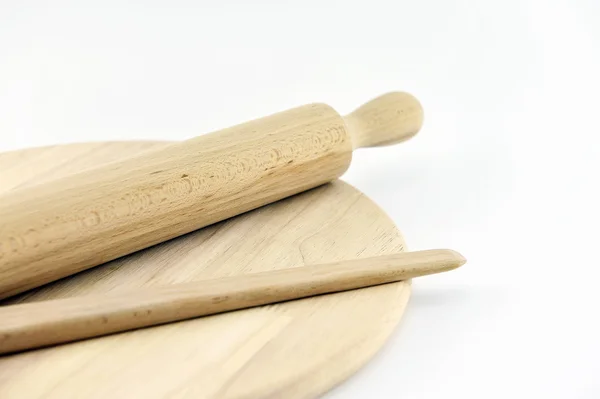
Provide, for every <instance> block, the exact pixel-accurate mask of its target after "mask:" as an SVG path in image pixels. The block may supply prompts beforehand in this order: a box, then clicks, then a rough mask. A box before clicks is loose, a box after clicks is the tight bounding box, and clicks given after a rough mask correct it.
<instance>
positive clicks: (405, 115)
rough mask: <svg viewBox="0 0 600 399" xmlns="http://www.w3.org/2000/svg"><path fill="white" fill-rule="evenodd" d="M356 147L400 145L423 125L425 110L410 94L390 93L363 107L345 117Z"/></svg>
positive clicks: (353, 144)
mask: <svg viewBox="0 0 600 399" xmlns="http://www.w3.org/2000/svg"><path fill="white" fill-rule="evenodd" d="M344 120H345V122H346V126H347V127H348V130H349V132H350V135H351V137H352V146H353V147H354V148H355V149H356V148H364V147H380V146H386V145H390V144H396V143H400V142H402V141H405V140H408V139H410V138H411V137H412V136H414V135H415V134H417V132H418V131H419V130H420V129H421V126H422V125H423V108H422V107H421V104H420V103H419V101H418V100H417V99H416V98H415V97H413V96H412V95H410V94H408V93H403V92H391V93H387V94H384V95H382V96H379V97H377V98H375V99H373V100H371V101H369V102H367V103H366V104H364V105H362V106H360V107H359V108H357V109H356V110H354V111H353V112H351V113H350V114H349V115H346V116H345V117H344Z"/></svg>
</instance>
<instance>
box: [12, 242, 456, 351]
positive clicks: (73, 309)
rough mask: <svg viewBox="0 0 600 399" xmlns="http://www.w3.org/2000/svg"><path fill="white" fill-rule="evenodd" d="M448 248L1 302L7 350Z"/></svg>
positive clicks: (417, 266)
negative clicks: (24, 301) (40, 299)
mask: <svg viewBox="0 0 600 399" xmlns="http://www.w3.org/2000/svg"><path fill="white" fill-rule="evenodd" d="M464 263H465V259H464V258H463V257H462V256H461V255H460V254H458V253H457V252H455V251H452V250H446V249H437V250H427V251H417V252H405V253H398V254H394V255H386V256H379V257H375V258H365V259H356V260H349V261H342V262H335V263H329V264H324V265H315V266H305V267H297V268H292V269H283V270H274V271H269V272H261V273H253V274H247V275H240V276H235V277H227V278H222V279H215V280H204V281H197V282H191V283H185V284H174V285H169V286H162V287H151V288H145V289H138V290H135V291H124V292H114V293H107V294H103V295H89V296H81V297H74V298H66V299H57V300H50V301H43V302H37V303H29V304H21V305H9V306H5V307H0V353H10V352H16V351H21V350H25V349H32V348H38V347H42V346H48V345H53V344H58V343H64V342H70V341H75V340H80V339H84V338H90V337H96V336H100V335H106V334H110V333H115V332H119V331H126V330H132V329H136V328H140V327H147V326H152V325H157V324H163V323H169V322H173V321H179V320H185V319H190V318H194V317H199V316H206V315H211V314H215V313H221V312H226V311H230V310H235V309H243V308H248V307H253V306H259V305H265V304H270V303H275V302H282V301H288V300H292V299H298V298H305V297H309V296H314V295H319V294H326V293H331V292H338V291H346V290H351V289H356V288H361V287H367V286H372V285H378V284H384V283H390V282H394V281H400V280H406V279H410V278H413V277H418V276H423V275H427V274H433V273H439V272H444V271H448V270H452V269H455V268H457V267H459V266H461V265H462V264H464Z"/></svg>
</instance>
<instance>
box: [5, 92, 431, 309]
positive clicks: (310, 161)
mask: <svg viewBox="0 0 600 399" xmlns="http://www.w3.org/2000/svg"><path fill="white" fill-rule="evenodd" d="M422 119H423V112H422V109H421V106H420V104H419V102H418V101H417V100H416V99H415V98H414V97H412V96H411V95H409V94H406V93H389V94H385V95H383V96H381V97H378V98H376V99H374V100H373V101H371V102H369V103H367V104H365V105H363V106H362V107H360V108H358V109H357V110H355V111H354V112H352V113H351V114H349V115H347V116H345V117H342V116H341V115H339V114H338V113H337V112H336V111H335V110H333V109H332V108H331V107H329V106H327V105H325V104H311V105H305V106H302V107H299V108H294V109H291V110H288V111H284V112H281V113H277V114H274V115H271V116H268V117H265V118H262V119H258V120H254V121H251V122H247V123H244V124H241V125H238V126H234V127H231V128H228V129H224V130H221V131H218V132H214V133H211V134H206V135H203V136H200V137H197V138H193V139H191V140H187V141H183V142H180V143H176V144H172V145H169V146H166V147H164V148H162V149H159V150H155V151H151V152H147V153H144V154H141V155H138V156H135V157H131V158H128V159H126V160H123V161H119V162H114V163H110V164H107V165H104V166H101V167H97V168H94V169H89V170H85V171H81V172H79V173H77V174H73V175H70V176H67V177H64V178H61V179H56V180H53V181H49V182H46V183H43V184H39V185H36V186H32V187H29V188H24V189H20V190H16V191H13V192H9V193H8V194H5V195H3V196H1V197H0V299H1V298H5V297H8V296H10V295H14V294H17V293H20V292H23V291H25V290H28V289H30V288H34V287H37V286H40V285H42V284H45V283H48V282H51V281H53V280H57V279H59V278H62V277H65V276H68V275H71V274H74V273H77V272H79V271H82V270H85V269H87V268H90V267H93V266H96V265H99V264H101V263H104V262H107V261H110V260H113V259H115V258H118V257H120V256H123V255H127V254H130V253H132V252H135V251H138V250H141V249H143V248H147V247H149V246H151V245H155V244H158V243H160V242H163V241H166V240H169V239H171V238H174V237H177V236H179V235H182V234H185V233H189V232H191V231H193V230H196V229H199V228H201V227H204V226H207V225H210V224H212V223H216V222H219V221H221V220H224V219H227V218H230V217H232V216H235V215H238V214H241V213H243V212H246V211H249V210H252V209H254V208H257V207H260V206H262V205H265V204H268V203H271V202H274V201H277V200H279V199H282V198H285V197H288V196H290V195H293V194H297V193H299V192H301V191H305V190H308V189H310V188H314V187H316V186H319V185H321V184H324V183H326V182H329V181H331V180H334V179H336V178H337V177H339V176H340V175H342V174H343V173H344V172H345V171H346V169H347V168H348V166H349V165H350V160H351V158H352V150H353V149H355V148H358V147H372V146H380V145H387V144H392V143H396V142H400V141H403V140H406V139H408V138H410V137H412V136H413V135H414V134H416V133H417V132H418V131H419V129H420V127H421V123H422Z"/></svg>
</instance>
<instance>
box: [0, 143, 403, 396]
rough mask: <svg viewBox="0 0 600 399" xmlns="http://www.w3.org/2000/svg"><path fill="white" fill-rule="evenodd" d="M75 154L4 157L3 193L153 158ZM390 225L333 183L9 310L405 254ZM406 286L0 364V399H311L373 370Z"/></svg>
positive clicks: (43, 151) (134, 334)
mask: <svg viewBox="0 0 600 399" xmlns="http://www.w3.org/2000/svg"><path fill="white" fill-rule="evenodd" d="M164 145H166V144H165V143H138V142H136V143H98V144H75V145H67V146H57V147H51V148H39V149H30V150H25V151H18V152H12V153H6V154H0V170H2V171H3V172H4V173H2V174H0V192H1V191H7V190H11V189H19V188H22V187H25V186H27V185H31V184H35V183H36V182H37V181H39V180H44V179H52V178H56V177H59V176H62V175H64V174H68V173H73V172H75V171H77V170H80V169H81V168H85V167H89V166H91V165H94V164H98V163H101V162H106V161H115V160H118V159H119V158H121V157H126V156H130V155H131V154H134V153H137V152H140V151H145V150H148V149H154V148H158V147H160V146H164ZM403 249H404V242H403V239H402V237H401V235H400V233H399V231H398V230H397V229H396V227H395V226H394V224H393V223H392V221H391V220H390V219H389V218H388V217H387V216H386V215H385V214H384V213H383V212H382V211H381V210H380V209H379V208H378V207H377V206H376V205H375V204H373V203H372V202H371V201H370V200H369V199H368V198H366V197H365V196H364V195H362V194H361V193H360V192H358V191H357V190H356V189H354V188H352V187H350V186H349V185H347V184H345V183H343V182H340V181H336V182H334V183H332V184H327V185H324V186H321V187H319V188H316V189H313V190H310V191H307V192H305V193H302V194H299V195H296V196H293V197H291V198H288V199H286V200H282V201H279V202H276V203H274V204H271V205H269V206H267V207H263V208H260V209H258V210H255V211H252V212H248V213H246V214H243V215H240V216H238V217H235V218H233V219H230V220H227V221H225V222H221V223H218V224H216V225H213V226H210V227H207V228H204V229H201V230H199V231H196V232H193V233H191V234H187V235H185V236H182V237H180V238H177V239H174V240H171V241H169V242H166V243H163V244H160V245H157V246H154V247H152V248H149V249H147V250H144V251H141V252H139V253H135V254H132V255H130V256H126V257H123V258H120V259H117V260H114V261H112V262H109V263H107V264H105V265H102V266H99V267H96V268H93V269H90V270H88V271H85V272H82V273H79V274H77V275H74V276H72V277H69V278H66V279H62V280H60V281H57V282H55V283H52V284H49V285H47V286H44V287H41V288H39V289H36V290H34V291H31V292H28V293H25V294H22V295H20V296H18V297H14V298H11V299H9V300H5V301H4V302H2V303H3V304H15V303H21V302H32V301H39V300H44V299H51V298H66V297H70V296H75V295H83V294H100V293H106V292H117V291H119V290H125V289H134V288H140V287H151V286H158V285H164V284H172V283H183V282H188V281H197V280H203V279H209V278H220V277H225V276H233V275H239V274H241V273H251V272H258V271H265V270H267V269H268V268H270V267H278V268H291V267H297V266H303V265H309V264H318V263H323V262H333V261H338V260H344V259H354V258H364V257H369V256H377V255H383V254H392V253H397V252H399V251H403ZM409 296H410V282H409V281H406V282H400V283H393V284H386V285H382V286H377V287H370V288H365V289H359V290H354V291H348V292H343V293H337V294H331V295H324V296H320V297H314V298H308V299H303V300H298V301H293V302H288V303H284V304H277V305H271V306H263V307H258V308H253V309H248V310H243V311H236V312H230V313H224V314H220V315H216V316H209V317H204V318H201V319H195V320H189V321H184V322H179V323H173V324H169V325H164V326H158V327H152V328H147V329H142V330H137V331H131V332H127V333H121V334H115V335H111V336H107V337H102V338H95V339H90V340H87V341H82V342H77V343H72V344H66V345H61V346H57V347H53V348H47V349H41V350H34V351H30V352H25V353H20V354H16V355H9V356H2V357H0V397H1V398H3V399H5V398H7V399H12V398H19V399H22V398H26V399H28V398H57V399H65V398H82V397H85V398H107V397H110V398H133V397H144V398H235V399H246V398H248V399H250V398H310V397H316V396H318V395H319V394H320V393H323V392H324V391H326V390H328V389H330V388H332V387H333V386H334V385H336V384H338V383H339V382H341V381H342V380H344V379H345V378H347V377H349V376H350V375H351V374H352V373H354V372H355V371H356V370H358V369H359V368H360V367H361V366H362V365H364V364H365V363H366V362H367V361H368V360H369V359H370V358H371V357H372V356H373V355H374V354H375V353H376V352H377V350H379V349H380V347H381V346H382V345H383V343H384V342H385V340H386V339H387V337H388V336H389V335H390V333H391V332H392V330H393V329H394V327H395V326H396V325H397V323H398V321H399V320H400V318H401V316H402V314H403V311H404V309H405V306H406V303H407V301H408V298H409Z"/></svg>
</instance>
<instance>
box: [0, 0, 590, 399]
mask: <svg viewBox="0 0 600 399" xmlns="http://www.w3.org/2000/svg"><path fill="white" fill-rule="evenodd" d="M599 22H600V3H599V2H598V1H597V0H587V1H575V0H544V1H542V0H537V1H536V0H510V1H466V0H464V1H458V0H453V1H443V0H437V1H436V0H426V1H415V0H412V1H406V0H403V1H377V0H369V1H364V2H356V1H335V2H334V1H307V0H303V1H302V2H289V1H275V0H273V1H259V0H254V1H241V0H238V1H220V2H219V1H189V2H181V1H163V2H158V1H145V2H142V1H98V2H92V1H78V2H72V3H66V2H61V1H52V2H49V1H48V2H46V1H44V2H42V1H16V0H15V1H9V0H2V2H1V3H0V137H1V140H0V150H11V149H18V148H24V147H31V146H41V145H47V144H57V143H68V142H81V141H102V140H131V139H185V138H189V137H192V136H195V135H198V134H200V133H204V132H209V131H212V130H216V129H220V128H223V127H227V126H230V125H232V124H236V123H239V122H243V121H246V120H249V119H254V118H257V117H261V116H265V115H268V114H270V113H273V112H276V111H281V110H284V109H287V108H290V107H293V106H297V105H301V104H304V103H310V102H326V103H328V104H330V105H332V106H334V107H335V108H336V109H337V110H339V111H340V112H342V113H346V112H349V111H351V110H352V108H354V107H355V106H358V105H360V104H361V103H362V102H364V101H366V100H368V99H370V98H371V97H374V96H376V95H379V94H381V93H384V92H386V91H390V90H404V91H408V92H411V93H413V94H414V95H415V96H416V97H418V98H419V99H420V100H421V102H422V104H423V107H424V109H425V113H426V119H425V125H424V127H423V130H422V131H421V133H420V134H419V135H418V136H417V137H415V138H414V139H413V140H411V141H409V142H407V143H404V144H401V145H399V146H394V147H387V148H383V149H367V150H359V151H358V152H357V153H356V154H355V157H354V161H353V164H352V166H351V168H350V170H349V171H348V173H347V174H346V175H345V176H344V179H345V180H346V181H348V182H349V183H351V184H353V185H355V186H356V187H357V188H359V189H360V190H362V191H364V192H365V193H366V194H367V195H369V196H370V197H371V198H372V199H373V200H374V201H375V202H377V203H378V204H380V205H381V206H382V207H383V208H384V209H385V211H387V212H388V214H389V215H390V216H391V217H392V218H393V219H394V221H395V222H396V223H397V225H398V226H399V227H400V229H401V230H402V231H403V233H404V235H405V237H406V240H407V242H408V244H409V247H410V248H411V249H413V250H416V249H426V248H436V247H449V248H453V249H456V250H458V251H460V252H462V253H463V254H464V255H465V256H466V257H467V258H468V260H469V262H468V263H467V265H466V266H464V267H463V268H462V269H460V270H458V271H455V272H452V273H448V274H443V275H438V276H432V277H428V278H423V279H418V280H415V282H414V294H413V296H412V298H411V302H410V304H409V308H408V310H407V313H406V315H405V317H404V319H403V320H402V322H401V324H400V326H399V328H398V329H397V330H396V331H395V333H394V334H393V336H392V338H391V339H390V341H389V342H388V344H387V345H385V347H384V348H383V349H382V350H381V352H380V353H379V354H378V355H377V356H376V357H375V358H374V359H373V361H371V362H370V363H369V364H368V365H367V366H365V367H364V368H363V369H362V370H360V371H359V372H358V373H357V374H356V375H355V376H353V377H352V378H350V379H349V380H347V381H346V382H344V383H343V384H341V385H340V386H339V387H337V388H335V389H334V390H332V391H331V392H330V393H329V394H328V395H327V398H330V399H333V398H336V399H337V398H400V397H401V398H440V397H444V398H454V397H456V398H482V397H486V398H506V397H523V398H526V397H545V398H598V397H600V377H599V376H598V372H599V371H600V326H599V316H598V315H599V310H598V305H599V304H600V293H599V290H598V281H597V280H598V277H599V276H600V274H599V267H600V261H599V256H598V253H599V251H598V250H597V245H598V244H597V238H598V224H599V223H598V222H600V220H599V219H600V217H599V211H598V204H599V203H600V195H599V194H598V174H599V172H600V162H599V160H598V159H599V158H600V150H599V144H600V143H599V139H598V136H599V134H600V122H599V118H600V112H599V110H598V108H599V103H600V102H599V92H600V79H599V77H598V76H599V74H600V28H599ZM0 173H2V171H0Z"/></svg>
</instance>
